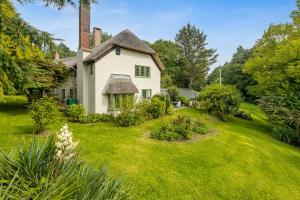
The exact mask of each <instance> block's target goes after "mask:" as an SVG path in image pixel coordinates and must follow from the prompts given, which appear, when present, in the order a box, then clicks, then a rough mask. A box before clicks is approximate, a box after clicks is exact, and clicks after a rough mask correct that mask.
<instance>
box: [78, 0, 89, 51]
mask: <svg viewBox="0 0 300 200" xmlns="http://www.w3.org/2000/svg"><path fill="white" fill-rule="evenodd" d="M89 35H90V5H87V4H83V3H80V6H79V49H81V48H83V49H89V48H90V47H89Z"/></svg>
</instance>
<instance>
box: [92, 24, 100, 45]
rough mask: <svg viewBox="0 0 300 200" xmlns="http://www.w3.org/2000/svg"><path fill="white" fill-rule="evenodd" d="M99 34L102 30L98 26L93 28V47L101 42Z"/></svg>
mask: <svg viewBox="0 0 300 200" xmlns="http://www.w3.org/2000/svg"><path fill="white" fill-rule="evenodd" d="M101 36H102V31H101V29H100V28H98V27H94V28H93V40H94V47H96V46H98V45H100V44H101V39H102V38H101Z"/></svg>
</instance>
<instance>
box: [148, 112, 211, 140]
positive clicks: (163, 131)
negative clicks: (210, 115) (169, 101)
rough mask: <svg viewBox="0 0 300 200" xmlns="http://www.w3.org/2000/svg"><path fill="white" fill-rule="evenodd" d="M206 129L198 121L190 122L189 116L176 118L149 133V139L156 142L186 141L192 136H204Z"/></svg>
mask: <svg viewBox="0 0 300 200" xmlns="http://www.w3.org/2000/svg"><path fill="white" fill-rule="evenodd" d="M208 131H209V130H208V128H207V126H206V125H205V124H203V123H201V122H199V121H196V122H194V121H192V120H191V118H190V117H189V116H180V115H179V116H177V117H175V118H173V119H171V120H170V121H168V122H167V123H164V124H163V125H162V126H160V127H158V128H157V129H154V130H153V131H152V132H151V135H150V136H151V138H154V139H157V140H167V141H174V140H186V139H190V138H191V137H192V135H194V134H206V133H208Z"/></svg>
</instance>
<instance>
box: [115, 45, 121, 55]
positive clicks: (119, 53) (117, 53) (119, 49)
mask: <svg viewBox="0 0 300 200" xmlns="http://www.w3.org/2000/svg"><path fill="white" fill-rule="evenodd" d="M116 55H117V56H119V55H121V48H120V47H117V48H116Z"/></svg>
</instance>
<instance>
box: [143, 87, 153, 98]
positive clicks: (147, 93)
mask: <svg viewBox="0 0 300 200" xmlns="http://www.w3.org/2000/svg"><path fill="white" fill-rule="evenodd" d="M142 98H143V99H151V98H152V90H151V89H142Z"/></svg>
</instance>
